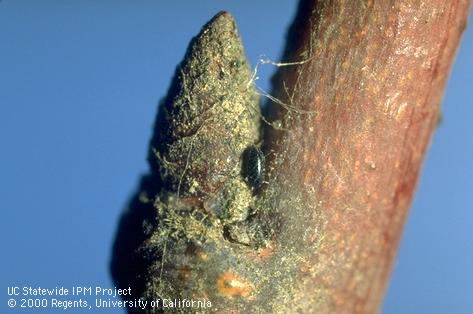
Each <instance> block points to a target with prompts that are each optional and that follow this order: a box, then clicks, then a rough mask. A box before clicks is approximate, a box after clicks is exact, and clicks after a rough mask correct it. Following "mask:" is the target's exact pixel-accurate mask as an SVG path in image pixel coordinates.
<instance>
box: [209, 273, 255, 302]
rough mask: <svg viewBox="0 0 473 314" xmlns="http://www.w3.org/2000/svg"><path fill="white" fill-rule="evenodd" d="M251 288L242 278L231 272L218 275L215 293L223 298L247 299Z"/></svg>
mask: <svg viewBox="0 0 473 314" xmlns="http://www.w3.org/2000/svg"><path fill="white" fill-rule="evenodd" d="M251 290H253V287H252V286H251V285H250V284H249V283H248V282H247V281H246V280H245V279H243V278H241V277H239V276H238V275H236V274H234V273H231V272H224V273H222V274H220V276H219V277H218V279H217V291H218V293H219V294H221V295H223V296H225V297H234V296H241V297H247V296H248V295H249V294H250V292H251Z"/></svg>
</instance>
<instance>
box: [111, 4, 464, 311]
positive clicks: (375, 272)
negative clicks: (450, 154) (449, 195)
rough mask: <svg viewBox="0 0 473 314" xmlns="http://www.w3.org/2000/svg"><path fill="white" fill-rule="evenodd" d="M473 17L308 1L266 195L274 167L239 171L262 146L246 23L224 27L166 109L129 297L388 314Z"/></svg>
mask: <svg viewBox="0 0 473 314" xmlns="http://www.w3.org/2000/svg"><path fill="white" fill-rule="evenodd" d="M468 9H469V3H468V1H467V0H448V1H447V0H444V1H440V0H418V1H414V0H397V1H369V0H357V1H349V0H331V1H330V0H329V1H317V0H302V1H301V3H300V6H299V10H298V14H297V16H296V18H295V21H294V23H293V25H292V27H291V29H290V32H289V36H288V40H287V45H288V46H287V48H286V51H285V54H284V58H283V60H284V61H286V62H292V64H290V65H286V66H282V67H281V68H280V70H279V72H278V73H277V75H276V76H275V78H274V81H273V83H274V95H273V96H269V95H268V96H269V97H270V98H271V99H272V103H271V105H270V106H268V110H267V111H268V112H267V115H266V118H265V119H264V120H265V122H266V128H265V132H264V138H263V143H262V148H263V150H264V153H265V155H266V161H267V162H266V165H265V170H266V172H267V176H266V178H265V180H264V181H265V182H264V183H263V184H262V186H261V187H260V186H259V180H260V179H262V172H260V171H259V170H258V172H256V173H255V172H254V171H255V169H259V165H262V164H263V158H262V157H257V158H256V157H255V158H256V159H257V160H256V162H258V167H255V165H254V163H255V160H253V161H251V162H250V163H253V165H252V166H251V167H250V168H247V169H246V170H248V169H250V170H251V171H250V172H252V177H256V178H258V180H257V181H258V184H255V182H254V180H253V179H252V180H249V181H248V178H246V179H245V178H243V176H242V172H241V171H240V167H239V166H240V163H241V156H242V155H244V152H245V151H247V149H248V147H250V148H252V149H254V150H256V149H257V148H256V146H255V145H257V144H258V143H254V141H259V140H260V139H258V135H257V133H258V132H257V129H258V128H257V124H258V120H259V117H260V114H259V111H258V109H257V108H256V105H255V106H253V105H252V104H256V103H257V101H256V98H255V97H253V96H255V95H256V94H255V92H254V90H253V89H252V88H253V87H252V86H251V84H249V83H248V82H250V81H251V80H250V72H249V69H248V67H247V65H246V61H245V60H244V56H243V52H242V48H241V46H240V42H239V39H238V36H237V33H236V28H235V25H234V23H233V19H232V18H231V16H230V15H229V14H228V13H225V12H222V13H220V14H218V15H217V16H215V17H214V18H213V19H212V20H211V21H210V22H209V23H208V24H207V25H206V26H205V27H204V28H203V30H202V31H201V33H200V34H199V35H198V36H197V37H196V38H195V39H194V40H192V42H191V45H190V48H189V50H188V53H187V55H186V58H185V59H184V61H183V63H182V64H181V66H180V67H179V68H178V71H177V72H176V77H175V79H174V80H173V84H172V85H171V88H170V91H169V94H168V96H167V97H166V99H165V101H164V104H165V106H164V107H163V106H162V107H161V112H160V115H159V116H158V120H157V124H156V129H155V134H154V135H153V139H152V141H151V145H150V146H151V149H150V156H149V161H150V165H151V172H150V174H149V175H148V176H146V177H145V178H144V179H143V181H142V182H141V185H140V187H139V191H138V193H137V194H136V195H135V197H134V198H133V199H132V201H131V202H130V204H129V210H128V211H127V212H125V213H124V215H123V217H122V220H121V222H120V226H119V231H118V234H117V238H116V241H115V245H114V258H113V260H112V273H113V276H114V279H115V282H116V284H117V286H119V287H120V288H128V287H131V288H132V291H133V293H134V294H133V295H131V296H128V299H130V300H134V299H135V298H137V297H140V298H143V299H145V300H148V301H150V302H149V303H151V301H152V300H157V299H159V298H169V299H174V298H179V299H203V300H207V301H211V303H212V306H211V307H210V308H206V309H205V311H213V312H232V313H246V312H277V313H287V312H302V313H353V312H355V313H373V312H375V311H376V310H377V309H378V308H379V305H380V302H381V299H382V296H383V292H384V288H385V284H386V280H387V278H388V275H389V271H390V267H391V263H392V260H393V257H394V255H395V251H396V247H397V244H398V241H399V237H400V233H401V230H402V226H403V223H404V219H405V216H406V212H407V209H408V207H409V205H410V202H411V198H412V195H413V191H414V188H415V183H416V180H417V175H418V172H419V168H420V165H421V161H422V158H423V156H424V153H425V150H426V147H427V144H428V141H429V139H430V136H431V134H432V132H433V130H434V128H435V125H436V122H437V117H438V115H439V102H440V98H441V95H442V90H443V87H444V84H445V80H446V77H447V75H448V71H449V68H450V65H451V62H452V59H453V56H454V52H455V49H456V47H457V46H458V43H459V39H460V35H461V32H462V30H463V29H464V27H465V24H466V16H467V14H468ZM252 106H253V107H252ZM236 113H238V114H236ZM268 120H269V121H271V122H268ZM196 123H197V126H195V124H196ZM245 130H246V132H249V133H248V134H247V135H248V136H243V137H242V138H239V137H238V136H240V137H241V136H242V132H244V131H245ZM232 132H233V133H232ZM186 141H189V142H186ZM194 148H196V149H194ZM256 155H257V156H260V154H259V151H258V154H255V156H256ZM255 158H253V159H255ZM244 164H245V163H243V167H245V165H244ZM244 173H245V171H243V174H244ZM260 176H261V177H260ZM210 180H213V181H210ZM212 182H213V184H211V185H209V183H212ZM160 300H162V299H160ZM180 310H182V311H184V312H186V311H189V310H192V309H187V308H186V309H180ZM194 310H195V309H194ZM129 311H130V312H134V311H136V312H138V311H139V310H138V309H129ZM148 311H149V312H157V311H158V308H157V307H151V308H150V307H149V306H148Z"/></svg>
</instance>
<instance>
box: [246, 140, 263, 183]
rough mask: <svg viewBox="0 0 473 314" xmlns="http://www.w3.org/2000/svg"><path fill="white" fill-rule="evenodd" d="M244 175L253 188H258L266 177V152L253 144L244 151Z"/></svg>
mask: <svg viewBox="0 0 473 314" xmlns="http://www.w3.org/2000/svg"><path fill="white" fill-rule="evenodd" d="M242 157H243V159H242V171H241V172H242V175H243V178H245V180H246V182H247V183H248V185H249V186H250V188H252V189H253V190H256V189H258V188H259V187H260V186H261V183H263V179H264V154H263V152H262V151H261V150H260V149H259V148H258V147H256V146H254V145H251V146H249V147H248V148H247V149H245V151H244V152H243V156H242Z"/></svg>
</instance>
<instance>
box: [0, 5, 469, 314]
mask: <svg viewBox="0 0 473 314" xmlns="http://www.w3.org/2000/svg"><path fill="white" fill-rule="evenodd" d="M137 3H139V4H137ZM196 3H197V2H195V1H177V0H175V1H140V2H135V1H111V0H110V1H92V0H88V1H46V0H44V1H33V0H30V1H26V0H3V1H0V143H1V150H0V152H1V154H0V158H1V162H0V200H1V201H0V212H1V218H0V232H1V234H0V241H1V242H0V244H1V248H2V259H1V262H0V278H1V282H2V283H3V287H1V289H2V290H3V291H4V293H2V294H1V297H2V301H1V302H2V304H1V305H0V308H1V309H3V310H1V312H6V311H7V309H8V308H7V306H6V301H7V299H8V296H7V286H10V285H18V286H22V285H32V286H38V285H41V286H44V287H55V286H65V287H72V286H73V285H86V286H89V285H92V286H95V285H101V286H105V287H113V284H112V281H111V278H110V275H109V269H108V263H109V259H110V249H111V245H112V241H113V238H114V235H115V230H116V226H117V222H118V218H119V215H120V213H121V210H122V209H123V207H124V206H125V204H126V202H127V200H128V199H129V197H130V196H131V194H132V192H133V191H134V189H135V188H136V187H137V181H138V178H139V176H140V174H142V173H144V172H146V170H147V165H146V161H145V158H146V150H147V144H148V140H149V138H150V136H151V128H152V125H153V121H154V117H155V113H156V110H157V109H156V108H157V103H158V101H159V99H160V98H161V97H163V96H164V95H165V93H166V90H167V88H168V86H169V83H170V78H171V76H172V74H173V71H174V69H175V66H176V65H177V63H178V62H179V61H180V60H181V58H182V56H183V54H184V51H185V49H186V47H187V44H188V41H189V40H190V38H191V37H193V36H194V35H196V34H197V33H198V31H199V30H200V28H201V26H202V25H203V24H204V23H205V22H206V21H208V20H209V19H210V18H211V17H212V16H213V15H214V14H215V13H217V12H218V11H219V10H222V9H225V10H228V11H230V12H231V13H232V15H233V16H234V17H235V19H236V21H237V24H238V27H239V31H240V33H241V36H242V38H243V41H244V44H245V47H246V48H245V50H246V53H247V56H248V58H249V60H250V62H251V64H252V65H253V66H254V65H255V64H256V62H257V60H258V58H259V56H260V55H263V54H264V55H266V56H268V57H270V58H273V59H278V57H279V56H280V53H281V51H282V47H283V43H284V35H285V31H286V28H287V26H288V24H289V23H290V21H291V20H292V18H293V14H294V12H295V2H294V1H289V0H285V1H269V0H268V1H251V2H250V1H245V2H243V1H222V0H220V1H216V0H214V1H210V0H207V1H199V2H198V4H196ZM472 55H473V28H468V29H467V31H466V32H465V34H464V38H463V42H462V46H461V47H460V50H459V52H458V55H457V59H456V62H455V65H454V67H453V71H452V74H451V78H450V81H449V84H448V88H447V91H446V95H445V99H444V102H443V111H444V120H443V123H442V125H441V126H440V128H439V129H438V130H437V132H436V133H435V135H434V137H433V141H432V144H431V147H430V149H429V151H428V154H427V158H426V161H425V163H424V166H423V169H422V175H421V178H420V182H419V185H418V189H417V193H416V196H415V201H414V205H413V208H412V209H411V212H410V215H409V217H408V220H407V224H406V228H405V231H404V234H403V237H402V241H401V247H400V250H399V254H398V256H397V258H396V261H395V264H394V269H393V275H392V280H391V281H390V283H389V288H388V291H387V295H386V298H385V302H384V306H383V310H382V312H383V313H471V312H472V311H473V297H472V296H473V269H472V267H473V266H472V265H473V193H472V192H473V183H472V178H473V163H472V161H473V145H472V139H473V121H472V118H473V106H472V101H471V99H472V94H471V93H472V91H471V90H472V83H473V59H472V58H471V56H472ZM273 70H274V68H272V67H271V66H264V67H261V68H260V73H259V76H260V78H261V79H260V81H259V85H260V86H261V87H263V88H264V89H268V86H269V84H268V78H269V75H270V74H271V73H272V72H273Z"/></svg>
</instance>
